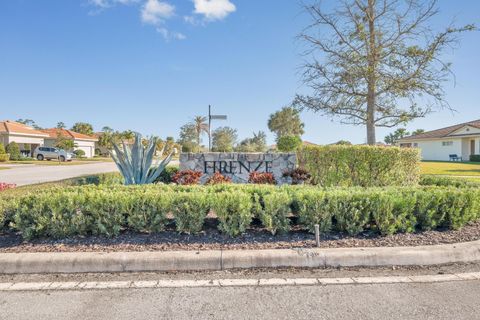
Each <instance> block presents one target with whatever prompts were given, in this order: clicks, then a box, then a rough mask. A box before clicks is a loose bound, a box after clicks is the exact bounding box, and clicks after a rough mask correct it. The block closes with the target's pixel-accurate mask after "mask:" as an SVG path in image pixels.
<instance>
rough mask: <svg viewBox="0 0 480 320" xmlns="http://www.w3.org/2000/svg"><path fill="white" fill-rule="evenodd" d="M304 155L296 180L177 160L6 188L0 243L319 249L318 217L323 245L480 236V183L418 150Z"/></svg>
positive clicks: (19, 246) (21, 246)
mask: <svg viewBox="0 0 480 320" xmlns="http://www.w3.org/2000/svg"><path fill="white" fill-rule="evenodd" d="M297 156H298V161H299V166H300V168H299V169H296V170H297V171H295V172H289V173H286V176H287V177H295V179H293V178H292V182H293V181H294V180H295V183H297V184H299V185H282V186H275V185H268V184H265V182H268V183H273V181H271V180H269V179H264V178H261V179H250V183H249V184H231V183H229V180H228V179H227V177H223V178H220V177H219V176H218V175H217V176H215V178H212V179H208V185H192V184H197V183H198V182H199V176H198V175H197V176H196V178H195V174H194V172H193V173H192V172H177V171H178V169H175V168H172V167H170V168H167V170H165V171H164V172H163V173H162V174H161V175H160V176H159V177H158V179H157V180H156V183H154V184H149V185H130V186H124V185H122V178H121V176H119V175H118V174H106V175H100V176H94V177H87V178H81V179H74V180H69V181H68V182H64V183H63V184H48V185H42V186H31V187H25V188H16V189H8V190H4V191H2V192H1V193H0V226H2V232H3V234H2V233H0V251H2V252H21V251H145V250H182V249H185V250H207V249H220V248H225V249H246V248H248V249H262V248H295V247H314V246H315V241H314V236H313V234H312V232H313V231H314V225H316V224H318V225H319V227H320V232H321V243H320V245H321V246H322V247H371V246H413V245H425V244H440V243H455V242H464V241H473V240H478V239H480V222H479V220H480V188H479V187H480V183H476V182H472V181H466V180H461V179H452V178H445V177H420V174H419V173H420V172H419V165H418V164H419V160H418V151H416V150H414V149H399V148H382V147H367V146H362V147H358V146H356V147H351V146H329V147H306V148H303V149H301V150H300V151H298V153H297ZM305 172H308V174H306V173H305ZM297 173H298V174H297ZM300 173H301V174H300ZM252 174H253V175H254V176H255V177H257V178H258V174H259V173H252ZM299 176H300V177H301V179H299ZM171 181H176V182H177V184H175V183H171ZM182 183H187V184H190V185H179V184H182Z"/></svg>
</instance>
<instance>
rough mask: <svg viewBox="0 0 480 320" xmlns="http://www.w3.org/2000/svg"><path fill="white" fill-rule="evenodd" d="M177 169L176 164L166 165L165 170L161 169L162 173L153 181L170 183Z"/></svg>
mask: <svg viewBox="0 0 480 320" xmlns="http://www.w3.org/2000/svg"><path fill="white" fill-rule="evenodd" d="M178 171H179V169H178V167H177V166H167V167H166V168H165V170H163V171H162V173H161V174H160V175H159V176H158V178H157V180H155V182H157V183H158V182H161V183H166V184H169V183H172V182H173V176H175V175H176V174H177V172H178Z"/></svg>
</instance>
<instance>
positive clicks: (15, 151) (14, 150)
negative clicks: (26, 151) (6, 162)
mask: <svg viewBox="0 0 480 320" xmlns="http://www.w3.org/2000/svg"><path fill="white" fill-rule="evenodd" d="M7 153H8V154H10V160H13V161H16V160H20V158H21V157H22V155H21V154H20V148H19V146H18V144H17V143H16V142H15V141H12V142H10V143H9V144H8V145H7Z"/></svg>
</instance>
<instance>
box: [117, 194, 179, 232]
mask: <svg viewBox="0 0 480 320" xmlns="http://www.w3.org/2000/svg"><path fill="white" fill-rule="evenodd" d="M172 200H173V195H172V193H170V192H163V193H161V194H158V193H157V192H145V194H144V195H143V196H141V197H139V196H137V194H131V195H129V196H127V205H126V212H127V216H128V218H127V222H128V226H129V227H131V228H132V229H133V230H135V231H139V232H160V231H163V230H164V229H165V225H166V223H167V214H168V213H169V212H171V210H172Z"/></svg>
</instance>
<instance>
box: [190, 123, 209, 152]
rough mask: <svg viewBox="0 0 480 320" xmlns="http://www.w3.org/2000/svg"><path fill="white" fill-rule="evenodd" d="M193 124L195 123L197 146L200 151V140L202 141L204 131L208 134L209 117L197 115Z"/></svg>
mask: <svg viewBox="0 0 480 320" xmlns="http://www.w3.org/2000/svg"><path fill="white" fill-rule="evenodd" d="M193 124H194V125H195V133H196V135H197V148H198V151H200V142H201V137H202V133H207V134H208V123H207V118H206V117H202V116H196V117H195V118H194V119H193Z"/></svg>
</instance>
